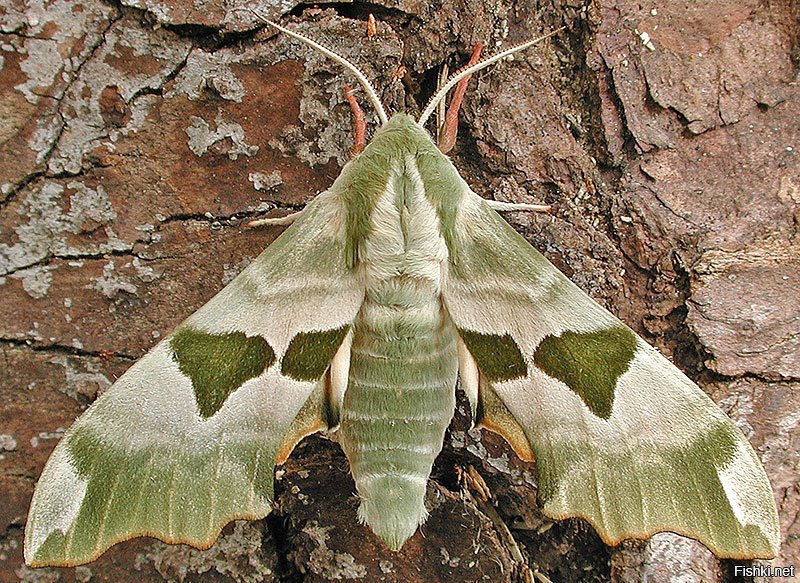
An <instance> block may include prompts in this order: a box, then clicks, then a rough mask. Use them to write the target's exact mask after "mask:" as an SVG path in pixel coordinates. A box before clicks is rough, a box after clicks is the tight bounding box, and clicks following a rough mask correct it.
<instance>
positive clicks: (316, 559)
mask: <svg viewBox="0 0 800 583" xmlns="http://www.w3.org/2000/svg"><path fill="white" fill-rule="evenodd" d="M332 530H333V527H331V526H328V527H322V526H320V525H319V524H317V523H316V522H315V521H312V522H310V523H309V524H308V525H307V526H306V527H305V528H303V533H305V534H306V536H308V537H309V538H310V539H312V540H313V541H314V542H315V543H316V544H317V547H316V548H315V549H314V550H313V551H311V556H310V560H309V563H308V565H307V566H306V568H307V569H308V570H309V571H311V572H313V573H316V574H317V575H321V576H322V577H325V579H326V580H328V581H331V580H350V579H363V578H364V577H366V576H367V568H366V567H365V566H364V565H361V564H359V563H357V562H356V559H355V557H354V556H353V555H351V554H350V553H344V552H340V551H335V550H333V549H331V548H330V547H329V546H328V541H329V540H330V534H329V533H330V531H332Z"/></svg>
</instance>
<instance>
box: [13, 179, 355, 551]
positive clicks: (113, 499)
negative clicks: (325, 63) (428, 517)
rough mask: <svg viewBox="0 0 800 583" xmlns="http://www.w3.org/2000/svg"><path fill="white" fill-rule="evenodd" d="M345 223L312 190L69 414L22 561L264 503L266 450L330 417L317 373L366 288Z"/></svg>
mask: <svg viewBox="0 0 800 583" xmlns="http://www.w3.org/2000/svg"><path fill="white" fill-rule="evenodd" d="M343 224H344V217H343V210H342V208H341V206H340V203H339V198H338V197H337V196H336V195H335V193H333V192H326V193H323V194H321V195H319V196H318V197H317V199H316V200H314V201H313V202H312V203H311V204H310V205H309V206H308V207H307V208H306V209H305V211H304V212H303V214H302V215H301V217H300V218H299V219H298V220H297V222H295V224H293V225H292V226H291V227H290V228H289V229H287V230H286V231H285V232H284V233H283V234H282V235H281V236H280V237H279V238H278V239H277V240H276V241H275V242H274V243H273V244H272V245H271V246H270V247H268V248H267V249H266V250H265V251H264V252H263V253H262V254H261V255H260V256H259V257H258V258H257V259H256V260H255V261H254V262H253V263H252V264H251V265H250V266H249V267H248V268H247V269H246V270H244V271H243V272H242V273H241V274H240V275H239V276H238V277H236V278H235V279H234V280H233V281H232V282H231V283H230V284H229V285H228V286H227V287H226V288H225V289H223V290H222V291H221V292H220V293H219V294H217V295H216V296H215V297H214V298H212V299H211V300H210V301H209V302H208V303H207V304H206V305H205V306H203V307H202V308H200V309H199V310H198V311H197V312H196V313H195V314H193V315H192V316H190V317H189V318H188V319H187V320H186V321H185V322H184V323H183V324H181V325H180V326H179V327H178V328H177V329H176V330H175V331H174V332H173V333H172V334H171V335H170V336H169V337H167V338H166V339H165V340H164V341H162V342H161V343H159V344H158V345H157V346H156V347H155V348H153V350H152V351H151V352H150V353H148V354H147V355H146V356H145V357H144V358H142V359H141V360H140V361H138V362H137V363H136V364H134V365H133V366H132V367H131V368H130V369H129V370H128V371H127V372H126V373H125V374H124V375H123V376H121V377H120V378H119V380H117V382H115V383H114V385H113V386H112V387H111V388H110V389H109V390H108V391H107V392H106V393H105V394H104V395H103V396H101V397H100V398H99V399H98V400H97V401H96V402H95V403H94V404H93V405H92V406H91V407H90V408H89V409H88V410H87V411H86V412H85V413H84V414H83V415H82V416H81V417H80V418H79V419H78V420H77V421H76V422H75V424H74V425H73V426H72V427H71V428H70V430H69V431H68V432H67V433H66V435H65V436H64V438H63V439H62V440H61V442H60V443H59V444H58V446H57V447H56V449H55V451H54V452H53V455H52V457H51V458H50V461H49V462H48V464H47V466H46V467H45V470H44V472H43V473H42V476H41V478H40V480H39V483H38V485H37V488H36V492H35V494H34V498H33V502H32V504H31V509H30V513H29V517H28V524H27V527H26V532H25V558H26V562H28V564H31V565H35V566H40V565H46V564H47V565H73V564H79V563H84V562H87V561H91V560H93V559H94V558H96V557H97V556H99V555H100V554H101V553H102V552H103V551H105V550H106V549H107V548H108V547H109V546H111V545H113V544H114V543H116V542H119V541H122V540H126V539H129V538H133V537H135V536H140V535H150V536H154V537H157V538H159V539H161V540H164V541H166V542H170V543H187V544H191V545H193V546H197V547H201V548H205V547H208V546H210V545H211V544H212V543H213V542H214V540H215V539H216V537H217V536H218V534H219V531H220V529H221V528H222V527H223V526H224V525H225V524H226V523H227V522H229V521H231V520H233V519H235V518H251V519H254V518H261V517H263V516H265V515H266V514H267V513H268V512H269V511H270V504H271V501H272V498H273V469H274V465H275V463H276V459H277V460H278V461H280V459H279V458H283V457H285V456H286V455H288V452H289V451H290V450H291V447H293V446H294V443H295V442H296V441H297V440H298V439H299V438H301V437H302V436H303V435H305V434H307V433H309V432H312V431H314V430H318V429H321V428H323V427H326V426H327V425H326V422H325V418H324V417H325V415H326V411H325V408H326V397H325V394H324V391H325V388H326V387H325V384H326V376H325V371H326V369H327V368H328V364H329V363H330V361H331V359H332V358H333V356H334V353H335V352H336V351H337V349H338V348H339V346H340V344H341V343H342V341H343V339H344V338H345V337H346V335H347V332H348V329H349V326H350V324H351V323H352V321H353V319H354V318H355V315H356V312H357V311H358V309H359V307H360V305H361V303H362V300H363V293H364V292H363V289H362V286H361V285H359V283H358V281H357V278H356V277H355V276H354V274H353V272H352V271H351V269H349V268H348V267H347V265H346V263H345V259H344V257H345V254H344V248H345V235H344V231H345V229H344V226H343ZM309 397H311V398H309Z"/></svg>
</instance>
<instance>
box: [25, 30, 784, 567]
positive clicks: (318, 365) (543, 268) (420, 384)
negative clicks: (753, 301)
mask: <svg viewBox="0 0 800 583" xmlns="http://www.w3.org/2000/svg"><path fill="white" fill-rule="evenodd" d="M271 24H272V23H271ZM272 26H274V27H275V28H277V29H279V30H281V31H283V32H284V33H286V34H288V35H290V36H292V37H293V38H295V39H298V40H300V41H302V42H304V43H306V44H308V45H310V46H312V47H314V48H315V49H317V50H320V51H322V52H323V53H324V54H326V55H328V56H329V57H331V58H333V59H335V60H336V61H338V62H339V63H341V64H343V65H344V66H345V67H347V68H348V69H349V70H350V71H351V72H353V73H354V74H355V76H356V77H357V78H358V79H359V82H360V83H361V85H362V86H363V88H364V90H365V91H366V94H367V95H368V96H369V99H370V101H371V103H372V105H373V106H374V108H375V110H376V112H377V114H378V117H379V118H380V121H381V124H382V125H381V127H380V128H379V129H378V130H377V131H376V132H375V135H374V137H373V139H372V141H371V142H370V143H369V144H368V145H367V146H366V147H365V148H364V149H363V151H361V152H360V153H358V154H357V155H355V156H354V157H353V158H352V160H351V161H350V162H348V163H347V164H346V165H345V166H344V168H343V169H342V172H341V174H340V176H339V177H338V178H337V179H336V181H335V182H334V183H333V185H332V186H331V187H330V189H329V190H327V191H326V192H323V193H322V194H320V195H319V196H317V197H316V198H315V199H314V200H313V201H312V202H311V203H309V204H308V205H307V206H306V207H305V208H304V210H302V211H301V212H300V213H297V215H296V216H291V217H290V218H289V219H288V220H287V222H291V225H290V226H289V227H288V228H287V229H286V230H285V231H284V232H283V233H282V234H281V235H280V237H278V238H277V239H276V240H275V241H274V242H273V243H272V244H271V245H270V246H269V247H268V248H267V249H266V250H265V251H264V252H263V253H262V254H261V255H260V256H259V257H258V258H257V259H256V260H255V261H253V263H252V264H251V265H250V266H249V267H247V268H246V269H245V270H244V271H243V272H242V273H241V274H240V275H239V276H238V277H236V278H235V279H234V280H233V281H232V282H231V283H230V284H229V285H228V286H227V287H225V288H224V289H223V290H222V291H221V292H219V293H218V294H217V295H216V296H215V297H214V298H212V299H211V300H210V301H209V302H208V303H207V304H206V305H204V306H203V307H202V308H200V309H199V310H198V311H197V312H195V313H194V314H192V315H191V316H189V318H188V319H187V320H186V321H185V322H184V323H182V324H181V325H179V326H178V327H177V328H176V329H175V330H174V332H172V334H171V335H169V336H168V337H167V338H165V339H164V340H163V341H162V342H160V343H159V344H158V345H156V346H155V347H154V348H153V349H152V350H151V351H150V352H149V353H148V354H147V355H146V356H145V357H144V358H142V359H141V360H140V361H138V362H137V363H136V364H134V365H133V366H132V367H131V368H130V369H129V370H128V371H127V372H126V373H125V374H124V375H123V376H121V377H120V378H119V379H118V380H117V381H116V383H114V385H113V386H112V387H111V388H110V389H109V390H108V391H107V392H106V393H105V394H103V395H102V396H101V397H100V398H99V399H97V401H96V402H95V403H94V404H93V405H92V406H91V407H90V408H89V409H88V410H87V411H86V412H85V413H84V414H83V415H82V416H81V417H80V418H79V419H78V420H77V421H76V422H75V423H74V425H73V426H72V427H71V428H70V429H69V430H68V431H67V433H66V434H65V435H64V438H63V439H62V440H61V442H60V443H59V444H58V446H57V447H56V449H55V450H54V452H53V454H52V456H51V458H50V460H49V461H48V463H47V465H46V467H45V469H44V472H43V473H42V476H41V478H40V480H39V482H38V485H37V487H36V491H35V494H34V497H33V501H32V503H31V507H30V513H29V517H28V523H27V527H26V530H25V560H26V562H27V563H28V564H29V565H32V566H42V565H75V564H79V563H85V562H88V561H92V560H94V559H95V558H97V557H98V556H99V555H100V554H102V553H103V552H104V551H105V550H106V549H108V548H109V547H110V546H111V545H113V544H115V543H117V542H119V541H122V540H126V539H130V538H133V537H136V536H142V535H148V536H153V537H157V538H159V539H161V540H163V541H166V542H168V543H186V544H190V545H193V546H196V547H199V548H207V547H209V546H211V545H212V544H213V542H214V541H215V539H216V538H217V536H218V535H219V532H220V530H221V529H222V527H223V526H224V525H225V524H226V523H228V522H229V521H231V520H234V519H241V518H246V519H257V518H261V517H263V516H265V515H267V514H268V513H269V512H270V508H271V502H272V500H273V477H274V468H275V466H276V464H280V463H282V462H283V461H284V460H285V459H286V458H287V456H289V454H290V453H291V451H292V449H293V448H294V447H295V445H296V444H297V443H298V442H299V441H300V440H301V439H303V437H305V436H307V435H309V434H311V433H314V432H317V431H322V430H329V429H338V432H339V436H340V437H339V441H340V443H341V446H342V448H343V450H344V452H345V454H346V455H347V459H348V460H349V463H350V469H351V472H352V475H353V478H354V479H355V484H356V489H357V491H358V495H359V497H360V507H359V509H358V517H359V519H360V520H361V521H362V522H364V523H366V524H367V525H368V526H369V527H370V528H371V529H372V530H373V531H374V533H375V534H376V535H377V536H378V537H380V539H382V540H383V541H385V543H386V545H387V546H388V547H389V548H390V549H392V550H394V551H397V550H399V549H400V548H401V547H402V546H403V544H404V542H405V541H406V540H407V539H408V538H409V537H410V536H412V535H413V534H414V532H415V531H416V530H417V528H418V527H419V526H420V525H421V524H422V523H423V522H424V521H425V519H426V515H427V512H426V509H425V505H424V496H425V490H426V484H427V482H428V478H429V475H430V472H431V467H432V464H433V462H434V459H435V458H436V456H437V455H438V454H439V452H440V451H441V449H442V445H443V439H444V434H445V430H446V428H447V426H448V424H449V423H450V420H451V418H452V417H453V414H454V406H455V387H456V382H457V379H460V382H461V385H462V387H463V388H464V391H465V393H466V395H467V396H468V398H469V402H470V404H471V409H472V415H473V420H474V423H476V424H478V425H481V426H483V427H486V428H488V429H490V430H492V431H494V432H497V433H498V434H500V435H501V436H503V437H504V438H505V439H506V440H507V441H508V442H509V444H510V445H511V446H512V448H513V449H514V450H515V451H516V453H517V454H518V455H519V456H520V457H521V458H523V459H525V460H536V464H537V466H536V467H537V473H538V484H539V496H540V500H541V504H542V509H543V511H544V513H545V514H546V515H548V516H550V517H552V518H555V519H562V518H566V517H581V518H584V519H585V520H587V521H588V522H589V523H591V524H592V526H593V527H594V528H595V529H596V530H597V532H598V533H599V534H600V536H601V537H602V538H603V539H604V540H605V541H606V542H607V543H609V544H616V543H618V542H620V541H621V540H623V539H626V538H631V537H635V538H646V537H648V536H650V535H652V534H654V533H656V532H659V531H672V532H676V533H679V534H683V535H686V536H689V537H692V538H695V539H697V540H699V541H700V542H702V543H703V544H704V545H706V546H707V547H708V548H709V549H711V550H712V551H713V552H714V553H715V554H716V555H718V556H719V557H736V558H754V557H763V558H768V557H773V556H775V554H776V553H777V550H778V544H779V532H778V524H777V512H776V507H775V502H774V500H773V494H772V490H771V488H770V484H769V482H768V480H767V477H766V474H765V472H764V470H763V468H762V466H761V464H760V463H759V461H758V458H757V457H756V455H755V453H754V451H753V449H752V448H751V447H750V445H749V444H748V442H747V440H746V439H745V437H744V436H743V435H742V434H741V433H740V431H739V430H738V429H737V428H736V427H735V426H734V424H733V423H732V422H731V421H730V419H728V418H727V417H726V416H725V414H724V413H723V412H722V411H720V409H718V408H717V407H716V406H715V405H714V403H713V402H712V401H711V399H709V398H708V397H707V396H706V395H705V394H704V393H703V392H702V391H701V390H700V388H699V387H698V386H697V385H695V384H694V383H693V382H692V381H690V380H689V379H688V378H687V377H686V376H685V375H684V374H683V373H681V372H680V371H679V370H678V369H677V368H676V367H675V366H673V365H672V364H671V363H670V362H669V361H668V360H667V359H666V358H664V357H663V356H662V355H661V354H660V353H659V352H658V351H656V350H655V349H654V348H652V347H651V346H650V345H648V344H647V343H646V342H645V341H644V340H642V339H641V338H640V337H639V336H637V335H636V334H635V333H634V332H633V331H631V330H630V329H629V328H628V327H626V326H625V325H624V324H623V323H622V322H620V321H619V320H618V319H617V318H615V317H614V316H613V315H611V314H610V313H609V312H608V311H606V310H605V309H604V308H602V307H601V306H599V305H598V304H597V303H595V302H594V301H593V300H591V299H590V298H589V297H588V296H587V295H586V294H585V293H583V292H582V291H581V290H580V289H578V287H577V286H576V285H575V284H573V283H571V282H570V281H569V280H568V279H567V278H566V277H565V276H564V275H563V274H562V273H560V272H559V271H558V270H557V269H556V268H555V267H554V266H553V265H552V264H550V263H549V262H548V261H547V260H546V259H545V258H544V257H543V256H542V255H541V254H539V253H538V252H537V251H536V250H534V249H533V247H531V245H529V244H528V243H527V241H526V240H525V239H524V238H523V237H522V236H521V235H519V234H518V233H517V232H516V231H514V230H513V229H512V228H511V227H510V226H509V225H508V224H507V223H506V222H505V221H504V220H503V219H502V218H501V217H500V216H499V215H498V214H497V212H496V210H509V209H513V208H517V207H514V206H513V205H511V206H509V205H506V204H504V203H497V202H493V201H488V200H484V199H482V198H481V197H479V196H478V195H477V194H475V193H474V192H473V191H472V190H471V189H470V187H469V186H468V185H467V184H466V182H465V181H464V180H463V179H462V178H461V176H459V174H458V172H457V171H456V169H455V167H454V166H453V164H452V163H451V162H450V160H449V159H448V158H447V157H446V156H445V155H444V154H442V153H441V152H440V150H439V149H438V148H437V146H436V145H435V144H434V142H433V140H432V139H431V136H430V135H429V134H428V132H427V131H426V130H425V129H424V126H425V123H426V121H427V120H428V118H429V116H430V115H431V113H432V112H433V111H434V109H435V108H436V107H437V105H438V104H439V103H440V102H442V100H443V99H444V98H445V96H446V94H447V93H448V91H449V90H450V89H452V88H453V87H454V86H455V85H456V84H457V83H459V82H460V81H461V80H463V79H465V78H466V77H467V76H468V75H470V74H472V73H474V72H475V71H477V70H479V69H482V68H484V67H486V66H488V65H489V64H491V63H494V62H496V61H498V60H500V59H502V58H504V57H506V56H507V55H510V54H512V53H514V52H516V51H518V50H522V49H525V48H527V47H528V46H530V45H532V44H533V43H534V42H536V41H530V42H527V43H523V44H522V45H518V46H516V47H513V48H511V49H508V50H506V51H503V52H501V53H499V54H497V55H495V56H493V57H491V58H489V59H486V60H484V61H482V62H479V63H477V64H475V65H473V66H471V67H468V68H467V69H465V70H463V71H461V72H459V73H457V74H456V75H455V76H454V77H452V78H451V79H450V81H449V82H447V83H446V84H445V85H444V86H443V87H442V89H441V90H440V91H439V92H438V93H437V94H436V95H435V96H434V98H433V99H432V100H431V102H430V103H429V105H428V106H427V107H426V108H425V110H424V111H423V113H422V114H421V116H420V117H419V119H417V120H415V119H413V118H412V117H410V116H409V115H406V114H403V113H398V114H395V115H394V116H392V117H391V118H389V117H388V116H387V114H386V113H385V110H384V108H383V106H382V104H381V102H380V100H379V99H378V97H377V94H376V92H375V90H374V89H373V88H372V86H371V85H370V83H369V82H368V81H367V80H366V78H365V77H364V75H363V74H362V73H361V72H359V71H358V70H357V69H356V68H355V66H354V65H352V64H351V63H349V62H348V61H347V60H345V59H344V58H343V57H341V56H339V55H337V54H336V53H334V52H333V51H331V50H330V49H327V48H325V47H322V46H320V45H319V44H317V43H316V42H314V41H312V40H310V39H308V38H306V37H304V36H302V35H300V34H298V33H295V32H292V31H290V30H287V29H285V28H283V27H281V26H278V25H277V24H272ZM298 298H302V303H301V302H299V301H298Z"/></svg>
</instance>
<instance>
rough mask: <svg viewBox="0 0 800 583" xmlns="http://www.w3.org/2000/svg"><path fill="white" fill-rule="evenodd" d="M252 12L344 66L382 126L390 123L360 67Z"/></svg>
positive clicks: (376, 94) (303, 36)
mask: <svg viewBox="0 0 800 583" xmlns="http://www.w3.org/2000/svg"><path fill="white" fill-rule="evenodd" d="M248 10H250V9H248ZM250 12H252V13H253V14H254V15H255V16H256V18H258V19H259V20H263V21H264V22H266V23H267V24H269V25H270V26H272V27H273V28H276V29H278V30H279V31H281V32H283V33H285V34H288V35H289V36H290V37H292V38H293V39H296V40H299V41H300V42H302V43H305V44H307V45H308V46H310V47H311V48H312V49H316V50H318V51H319V52H321V53H322V54H323V55H325V56H326V57H328V58H329V59H332V60H334V61H336V62H337V63H339V64H340V65H342V66H343V67H344V68H346V69H347V70H348V71H350V72H351V73H352V74H353V75H355V77H356V79H358V82H359V83H361V86H362V87H363V88H364V91H366V92H367V96H368V97H369V100H370V101H371V102H372V106H373V107H374V108H375V111H376V112H377V113H378V118H379V119H380V120H381V124H385V123H386V122H387V121H389V118H388V117H387V115H386V110H385V109H384V108H383V104H382V103H381V100H380V99H379V98H378V93H377V92H376V91H375V89H374V88H373V87H372V84H371V83H370V82H369V81H368V80H367V78H366V77H365V76H364V73H362V72H361V71H359V70H358V67H356V66H355V65H354V64H353V63H351V62H350V61H348V60H347V59H345V58H344V57H343V56H341V55H340V54H338V53H335V52H333V51H332V50H331V49H329V48H326V47H324V46H322V45H321V44H319V43H318V42H316V41H313V40H311V39H310V38H308V37H307V36H305V35H302V34H300V33H299V32H294V31H292V30H289V29H288V28H284V27H283V26H281V25H280V24H276V23H275V22H272V21H271V20H267V19H266V18H264V17H263V16H261V15H260V14H259V13H258V12H256V11H255V10H250Z"/></svg>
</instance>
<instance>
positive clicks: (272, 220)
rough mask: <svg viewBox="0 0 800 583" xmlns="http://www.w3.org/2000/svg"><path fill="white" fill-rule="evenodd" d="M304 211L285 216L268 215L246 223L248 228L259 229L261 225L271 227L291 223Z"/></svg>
mask: <svg viewBox="0 0 800 583" xmlns="http://www.w3.org/2000/svg"><path fill="white" fill-rule="evenodd" d="M301 214H303V211H297V212H294V213H290V214H288V215H286V216H284V217H267V218H264V219H255V220H253V221H250V222H249V223H247V225H245V226H246V227H247V228H248V229H258V228H260V227H271V226H273V225H291V224H292V223H293V222H295V221H296V220H297V219H298V218H300V215H301Z"/></svg>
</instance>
